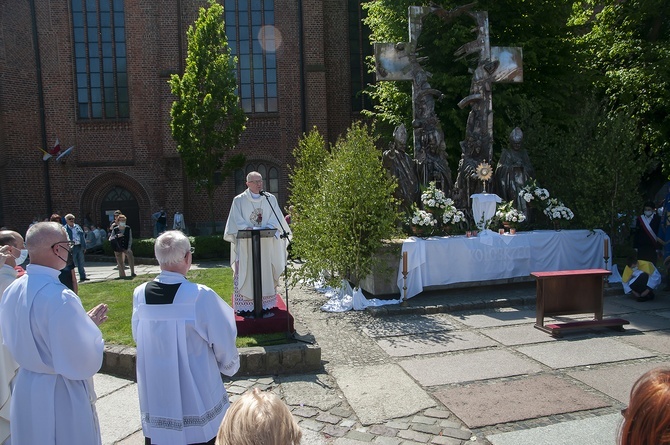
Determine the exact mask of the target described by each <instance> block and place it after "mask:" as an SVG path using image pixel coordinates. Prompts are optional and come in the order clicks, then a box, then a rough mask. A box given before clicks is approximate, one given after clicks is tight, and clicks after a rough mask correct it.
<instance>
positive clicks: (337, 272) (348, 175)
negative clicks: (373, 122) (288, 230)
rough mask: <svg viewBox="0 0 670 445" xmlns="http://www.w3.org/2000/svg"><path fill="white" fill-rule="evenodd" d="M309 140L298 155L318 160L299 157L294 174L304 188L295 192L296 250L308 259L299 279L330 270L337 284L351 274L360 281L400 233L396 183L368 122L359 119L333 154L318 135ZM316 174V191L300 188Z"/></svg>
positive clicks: (298, 271)
mask: <svg viewBox="0 0 670 445" xmlns="http://www.w3.org/2000/svg"><path fill="white" fill-rule="evenodd" d="M307 140H310V141H312V142H311V143H301V144H300V145H299V147H298V149H297V151H296V153H295V154H296V159H298V160H299V161H306V160H307V159H312V160H316V161H315V163H309V162H299V163H298V164H297V165H296V167H295V169H294V170H293V174H292V179H293V182H292V184H291V189H292V190H295V191H299V193H297V194H294V195H293V196H292V202H293V204H294V205H295V206H296V207H297V208H298V209H299V212H298V214H297V216H296V218H295V220H294V221H293V223H292V227H293V234H294V236H293V242H294V244H293V252H294V254H295V255H296V256H298V257H300V258H302V259H304V260H306V262H305V264H303V265H302V267H300V268H298V269H296V270H295V271H294V272H293V274H294V275H293V278H294V279H307V280H316V279H319V278H320V277H321V276H322V275H323V272H324V271H325V272H326V275H328V279H329V281H330V282H331V284H338V283H339V281H340V280H342V279H347V278H348V279H350V280H351V281H352V282H353V284H354V285H355V286H357V285H358V283H359V282H360V280H361V279H363V278H365V277H366V276H367V275H369V274H370V272H371V271H372V267H373V263H374V261H375V258H374V257H375V254H376V253H377V252H378V251H379V249H380V248H381V247H382V245H383V240H385V239H389V238H391V237H392V235H393V233H394V230H395V221H396V218H397V216H398V215H397V211H396V208H397V203H396V202H395V200H394V198H393V191H394V189H395V187H396V182H395V181H394V180H392V179H391V178H389V177H388V175H387V174H386V171H385V170H384V168H383V166H382V162H381V151H380V150H379V149H378V148H377V147H376V146H375V138H374V136H372V134H371V130H370V129H368V127H367V126H365V125H363V124H360V123H354V124H353V125H352V126H351V127H350V129H349V130H348V131H347V134H346V136H344V137H343V138H340V139H339V140H338V141H337V143H336V144H335V145H334V146H333V147H332V148H331V153H330V154H328V153H327V152H325V149H324V148H323V144H321V143H320V141H319V139H318V138H317V137H316V136H314V135H313V134H311V135H310V136H307ZM308 153H309V155H308ZM321 156H325V157H324V158H321ZM322 161H323V163H322V164H321V162H322ZM316 165H319V166H320V168H319V169H318V171H317V169H315V168H314V167H315V166H316ZM310 178H311V179H312V187H311V191H310V193H302V192H300V190H301V187H303V186H305V184H304V183H301V182H298V181H309V180H310ZM296 179H298V181H296Z"/></svg>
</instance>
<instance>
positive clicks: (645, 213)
mask: <svg viewBox="0 0 670 445" xmlns="http://www.w3.org/2000/svg"><path fill="white" fill-rule="evenodd" d="M653 214H654V212H653V211H652V210H645V211H644V216H646V217H647V218H649V217H650V216H651V215H653Z"/></svg>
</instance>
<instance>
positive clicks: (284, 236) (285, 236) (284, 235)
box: [260, 190, 314, 345]
mask: <svg viewBox="0 0 670 445" xmlns="http://www.w3.org/2000/svg"><path fill="white" fill-rule="evenodd" d="M260 194H261V196H265V199H267V201H268V204H269V205H270V209H271V210H272V213H273V214H274V215H275V218H277V222H279V228H280V229H281V232H282V234H281V235H280V236H279V237H280V238H282V239H285V240H286V241H287V246H286V247H287V249H286V252H285V253H284V261H285V263H286V264H285V266H284V273H283V275H284V293H285V295H286V336H287V338H290V339H292V340H296V341H300V342H303V343H309V344H311V345H313V344H314V342H313V341H309V340H304V339H301V338H297V337H296V336H295V332H291V313H290V312H289V303H288V276H287V274H288V246H290V245H291V239H290V238H289V235H288V231H287V230H286V229H285V228H284V224H282V219H283V218H279V215H277V211H276V210H275V206H273V205H272V201H270V194H269V193H268V192H266V191H265V190H261V192H260ZM284 222H286V221H284Z"/></svg>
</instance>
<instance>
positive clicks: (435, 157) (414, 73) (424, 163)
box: [374, 3, 523, 208]
mask: <svg viewBox="0 0 670 445" xmlns="http://www.w3.org/2000/svg"><path fill="white" fill-rule="evenodd" d="M473 6H474V3H471V4H468V5H464V6H461V7H458V8H455V9H452V10H445V9H444V8H442V7H441V6H438V5H435V4H433V5H432V6H430V7H422V6H410V7H409V9H408V15H409V37H410V39H409V42H401V43H395V44H394V43H375V45H374V46H375V63H376V72H377V80H378V81H383V80H388V81H395V80H411V81H412V111H413V121H412V126H413V128H414V157H415V159H416V162H417V167H418V172H417V176H418V178H419V181H420V182H421V183H422V184H424V185H426V184H427V183H428V182H430V181H436V183H438V184H440V185H441V187H440V188H442V190H444V191H445V192H446V193H447V194H451V192H452V185H451V172H450V170H449V166H448V164H447V158H446V151H445V148H446V144H445V141H444V133H443V131H442V127H441V125H440V122H439V120H438V119H437V115H436V113H435V100H436V99H438V100H439V99H440V98H441V97H442V94H441V93H440V92H439V91H438V90H436V89H434V88H431V86H430V84H429V83H428V79H429V78H430V76H431V75H430V73H429V72H427V71H426V70H424V69H423V68H422V67H421V64H420V62H422V61H425V60H426V58H425V57H418V55H417V44H418V39H419V35H420V34H421V28H422V20H423V17H425V16H426V15H428V14H431V13H432V14H435V15H437V16H438V17H439V18H440V19H442V20H443V21H444V22H445V23H449V22H450V21H451V20H452V19H453V18H455V17H457V16H459V15H461V14H463V13H467V14H468V15H470V16H471V17H472V18H473V19H474V20H475V21H476V22H477V28H476V29H475V30H476V32H477V38H476V39H475V40H474V41H472V42H469V43H467V44H465V45H463V46H461V47H460V48H459V49H458V50H457V51H456V53H455V55H456V56H459V57H466V56H468V55H471V54H477V53H478V54H479V56H478V59H477V67H476V68H475V70H474V75H473V78H472V83H471V86H470V94H469V95H468V96H467V97H465V98H464V99H463V100H461V101H460V102H459V104H458V105H459V107H461V108H464V107H465V106H467V105H470V106H471V111H470V114H469V115H468V121H467V125H466V135H465V140H464V141H461V143H460V145H461V160H460V162H459V166H458V176H457V178H456V184H455V186H454V188H453V194H454V196H455V198H456V201H457V204H458V206H459V207H461V208H469V207H470V199H469V197H470V195H472V194H474V193H479V192H481V191H483V187H482V183H481V181H479V180H478V179H477V177H476V169H477V166H478V165H479V164H480V163H482V162H486V163H488V164H490V163H491V160H492V156H493V110H492V100H491V97H492V96H491V84H492V83H493V82H521V81H522V80H523V67H522V52H521V48H506V47H491V46H490V43H489V26H488V13H487V12H485V11H484V12H482V11H474V12H470V9H471V8H472V7H473Z"/></svg>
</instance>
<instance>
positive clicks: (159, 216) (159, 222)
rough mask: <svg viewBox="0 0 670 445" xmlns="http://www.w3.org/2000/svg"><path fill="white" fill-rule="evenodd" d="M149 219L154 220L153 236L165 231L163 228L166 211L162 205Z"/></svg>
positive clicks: (165, 225)
mask: <svg viewBox="0 0 670 445" xmlns="http://www.w3.org/2000/svg"><path fill="white" fill-rule="evenodd" d="M151 219H153V220H154V221H155V222H156V225H155V227H154V230H155V233H154V236H158V235H160V234H161V233H163V232H165V228H166V227H167V212H166V211H165V209H164V208H163V207H161V208H160V209H159V210H158V211H157V212H156V213H154V214H153V215H151Z"/></svg>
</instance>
